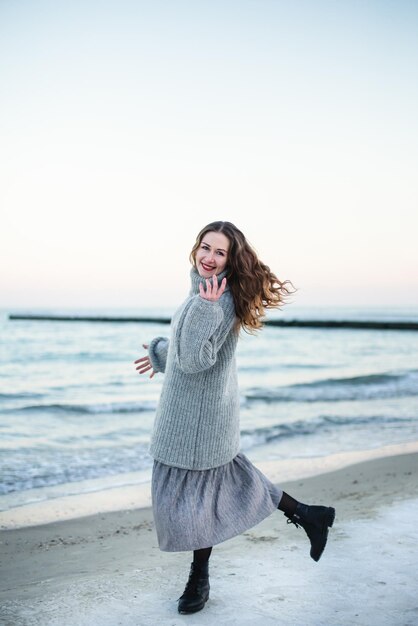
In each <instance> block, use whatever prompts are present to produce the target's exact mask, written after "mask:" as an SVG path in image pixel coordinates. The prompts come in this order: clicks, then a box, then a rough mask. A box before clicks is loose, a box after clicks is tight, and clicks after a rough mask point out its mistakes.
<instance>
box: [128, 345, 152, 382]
mask: <svg viewBox="0 0 418 626" xmlns="http://www.w3.org/2000/svg"><path fill="white" fill-rule="evenodd" d="M142 347H143V348H145V350H148V344H147V343H143V344H142ZM134 363H135V365H136V364H137V363H138V367H136V368H135V369H136V370H137V371H138V374H145V373H146V372H149V371H150V370H151V374H150V375H149V377H150V378H152V377H153V376H154V375H155V374H156V373H157V372H154V370H153V369H152V365H151V361H150V358H149V356H148V355H147V356H143V357H141V358H140V359H137V360H136V361H134Z"/></svg>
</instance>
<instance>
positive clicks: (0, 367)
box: [0, 305, 418, 511]
mask: <svg viewBox="0 0 418 626" xmlns="http://www.w3.org/2000/svg"><path fill="white" fill-rule="evenodd" d="M11 313H20V314H22V313H24V314H31V313H32V314H40V313H42V314H49V315H75V316H76V315H89V316H90V315H100V316H109V317H112V316H117V317H132V316H147V317H152V318H154V317H161V316H170V315H171V314H172V313H173V310H169V309H161V308H154V309H141V310H140V309H135V310H133V309H124V310H121V309H106V310H105V309H100V310H88V311H86V310H78V309H71V310H68V309H65V310H64V309H49V310H45V309H43V310H42V311H41V310H38V309H25V310H22V309H20V310H17V309H13V310H11V309H10V310H9V309H8V310H1V311H0V333H1V347H0V511H5V510H8V509H11V508H14V507H20V506H23V505H25V504H28V503H34V502H42V501H45V500H50V499H53V498H58V497H62V496H66V495H74V494H82V493H89V492H90V491H94V490H99V489H106V488H107V487H110V486H112V487H114V486H115V485H116V486H123V485H127V484H132V483H133V482H135V481H139V482H141V481H142V480H143V481H146V480H149V478H150V472H151V467H152V458H151V457H150V455H149V453H148V447H149V442H150V435H151V431H152V426H153V422H154V416H155V410H156V407H157V402H158V398H159V395H160V392H161V385H162V382H163V374H157V375H155V376H154V377H153V378H152V379H150V378H149V376H148V375H139V374H138V372H137V371H136V366H135V364H134V361H135V360H136V359H138V358H139V357H141V356H144V355H145V354H146V352H145V350H144V348H143V347H142V344H143V343H149V341H150V340H151V339H152V338H153V337H155V336H157V335H163V336H168V335H169V330H170V327H169V325H168V324H163V323H157V322H147V323H145V322H91V321H77V322H68V321H33V320H11V319H9V314H11ZM269 319H283V320H307V319H314V320H326V321H330V320H331V321H332V320H363V321H364V320H367V321H413V322H417V321H418V309H417V308H415V309H406V308H393V309H392V308H359V309H356V308H344V307H338V308H330V307H324V308H313V307H312V308H309V307H296V306H293V305H292V307H291V310H290V307H288V308H286V310H282V311H275V312H274V315H273V314H271V315H270V316H269ZM237 366H238V380H239V392H240V401H241V403H240V414H241V417H240V419H241V421H240V424H241V449H242V451H243V452H244V453H245V454H246V455H247V456H248V457H249V458H250V459H251V460H252V461H253V462H259V461H266V460H281V461H288V462H289V464H291V463H292V460H294V459H304V458H319V457H326V456H329V455H333V454H338V453H341V452H351V451H358V450H372V449H375V448H380V447H382V446H386V445H389V444H398V443H405V442H412V441H417V440H418V331H413V330H387V329H383V330H377V329H358V328H356V329H352V328H313V327H297V326H295V327H293V326H291V327H275V326H265V327H264V328H263V329H262V330H261V332H259V333H257V334H256V335H254V336H252V335H248V334H247V333H245V332H241V337H240V341H239V343H238V349H237ZM138 477H139V478H138Z"/></svg>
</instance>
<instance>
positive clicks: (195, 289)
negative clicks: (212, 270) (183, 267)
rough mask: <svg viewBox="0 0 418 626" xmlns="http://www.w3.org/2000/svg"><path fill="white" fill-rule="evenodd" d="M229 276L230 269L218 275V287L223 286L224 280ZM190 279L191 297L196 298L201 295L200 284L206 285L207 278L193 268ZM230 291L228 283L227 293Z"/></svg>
mask: <svg viewBox="0 0 418 626" xmlns="http://www.w3.org/2000/svg"><path fill="white" fill-rule="evenodd" d="M227 274H228V269H227V268H225V269H224V270H223V271H222V272H221V273H220V274H218V275H217V277H216V278H217V279H218V285H220V284H221V282H222V279H223V278H225V276H226V275H227ZM190 279H191V287H190V295H191V296H194V295H196V294H197V293H199V285H200V283H204V284H205V278H203V276H201V275H200V274H199V272H198V271H197V269H196V268H195V267H192V268H191V270H190ZM227 289H228V283H227V285H226V287H225V291H226V290H227Z"/></svg>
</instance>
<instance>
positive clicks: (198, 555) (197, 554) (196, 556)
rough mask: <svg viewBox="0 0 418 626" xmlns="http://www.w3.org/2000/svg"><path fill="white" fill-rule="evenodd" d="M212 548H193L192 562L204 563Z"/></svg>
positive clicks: (207, 559)
mask: <svg viewBox="0 0 418 626" xmlns="http://www.w3.org/2000/svg"><path fill="white" fill-rule="evenodd" d="M211 552H212V548H202V549H201V550H194V552H193V563H206V562H207V561H209V557H210V554H211Z"/></svg>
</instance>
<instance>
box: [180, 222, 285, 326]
mask: <svg viewBox="0 0 418 626" xmlns="http://www.w3.org/2000/svg"><path fill="white" fill-rule="evenodd" d="M209 232H217V233H223V234H224V235H225V236H226V237H227V238H228V240H229V245H230V248H229V251H228V258H227V265H226V270H227V274H226V279H227V284H228V285H229V288H230V290H231V292H232V296H233V298H234V305H235V312H236V315H237V318H238V320H239V325H240V326H241V327H242V328H243V329H244V330H245V331H247V332H250V333H252V332H254V331H255V330H258V329H260V328H262V326H263V320H264V318H265V315H266V309H275V308H277V309H281V305H283V304H286V303H285V298H287V297H288V296H289V295H290V294H292V293H294V292H295V291H297V289H294V291H289V289H288V288H287V287H286V284H287V283H289V284H290V285H292V283H291V282H290V281H289V280H286V281H284V282H281V281H280V280H279V279H278V278H277V276H276V275H275V274H273V272H272V271H271V270H270V268H269V267H268V266H267V265H264V263H262V262H261V261H260V259H259V258H258V256H257V253H256V252H255V250H254V249H253V248H252V246H251V245H250V244H249V242H248V241H247V240H246V238H245V236H244V234H243V233H242V232H241V231H240V230H239V229H238V228H237V227H236V226H235V225H234V224H232V223H231V222H220V221H218V222H211V223H210V224H208V225H207V226H205V227H204V228H202V230H201V231H200V233H199V234H198V236H197V238H196V243H195V244H194V246H193V248H192V251H191V252H190V256H189V258H190V262H191V263H192V265H193V266H194V267H196V252H197V250H198V249H199V246H200V244H201V241H202V239H203V237H204V236H205V235H206V234H207V233H209ZM292 287H294V286H293V285H292Z"/></svg>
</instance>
